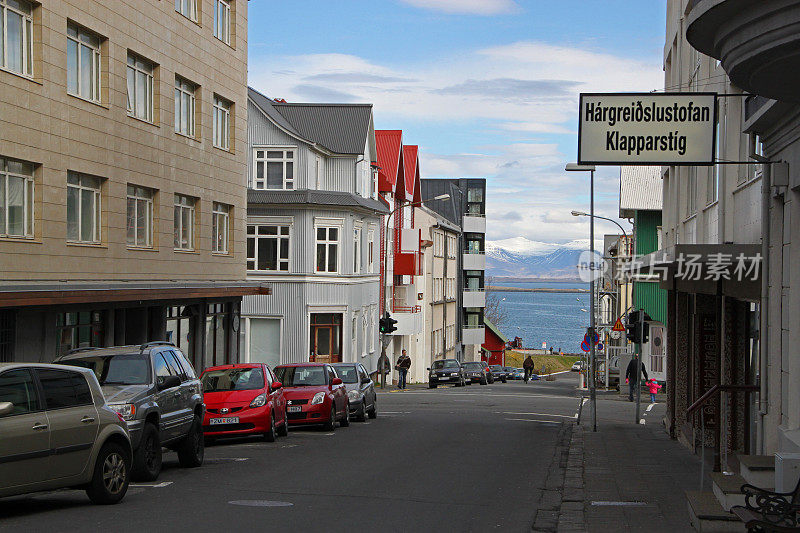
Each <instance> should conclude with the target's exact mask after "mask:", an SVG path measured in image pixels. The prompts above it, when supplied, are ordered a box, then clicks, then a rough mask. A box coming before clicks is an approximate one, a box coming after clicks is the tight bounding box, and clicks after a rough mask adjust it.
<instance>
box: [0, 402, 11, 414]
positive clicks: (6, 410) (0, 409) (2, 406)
mask: <svg viewBox="0 0 800 533" xmlns="http://www.w3.org/2000/svg"><path fill="white" fill-rule="evenodd" d="M13 412H14V404H13V403H11V402H0V416H6V415H10V414H11V413H13Z"/></svg>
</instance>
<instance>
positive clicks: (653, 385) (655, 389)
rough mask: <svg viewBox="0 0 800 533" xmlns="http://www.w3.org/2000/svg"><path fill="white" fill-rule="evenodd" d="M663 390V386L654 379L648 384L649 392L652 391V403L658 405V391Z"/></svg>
mask: <svg viewBox="0 0 800 533" xmlns="http://www.w3.org/2000/svg"><path fill="white" fill-rule="evenodd" d="M660 388H661V385H659V384H658V382H657V381H656V380H654V379H651V380H650V381H648V382H647V390H649V391H650V403H656V394H657V393H658V389H660Z"/></svg>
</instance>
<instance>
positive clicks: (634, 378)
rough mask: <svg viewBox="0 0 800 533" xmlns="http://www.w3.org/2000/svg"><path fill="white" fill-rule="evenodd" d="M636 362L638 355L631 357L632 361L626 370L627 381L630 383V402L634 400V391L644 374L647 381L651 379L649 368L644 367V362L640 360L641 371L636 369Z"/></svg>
mask: <svg viewBox="0 0 800 533" xmlns="http://www.w3.org/2000/svg"><path fill="white" fill-rule="evenodd" d="M636 362H637V359H636V357H634V358H633V359H631V362H630V363H628V369H627V370H626V371H625V383H627V384H628V401H629V402H632V401H633V391H635V390H636V387H637V386H638V385H639V383H641V381H639V380H640V379H641V376H642V375H644V379H645V381H647V380H649V379H650V378H648V377H647V369H646V368H645V367H644V363H643V362H642V361H641V360H638V362H639V372H637V371H636Z"/></svg>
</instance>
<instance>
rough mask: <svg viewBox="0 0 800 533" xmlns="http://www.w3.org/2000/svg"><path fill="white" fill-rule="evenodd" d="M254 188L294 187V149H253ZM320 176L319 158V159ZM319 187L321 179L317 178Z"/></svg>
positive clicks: (287, 188)
mask: <svg viewBox="0 0 800 533" xmlns="http://www.w3.org/2000/svg"><path fill="white" fill-rule="evenodd" d="M253 157H254V163H255V165H254V169H255V176H254V178H253V188H254V189H286V190H289V189H294V160H295V157H294V150H284V149H280V148H277V149H276V148H257V149H255V150H253ZM317 176H318V177H319V158H318V159H317ZM317 188H319V180H317Z"/></svg>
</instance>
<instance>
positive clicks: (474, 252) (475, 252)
mask: <svg viewBox="0 0 800 533" xmlns="http://www.w3.org/2000/svg"><path fill="white" fill-rule="evenodd" d="M464 253H465V254H467V255H486V252H484V251H483V250H464Z"/></svg>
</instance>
